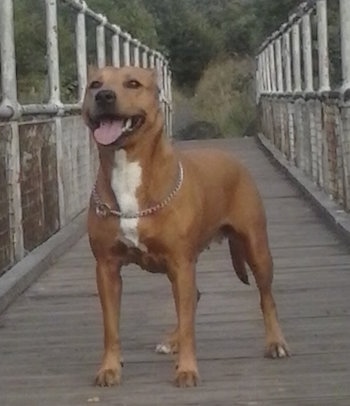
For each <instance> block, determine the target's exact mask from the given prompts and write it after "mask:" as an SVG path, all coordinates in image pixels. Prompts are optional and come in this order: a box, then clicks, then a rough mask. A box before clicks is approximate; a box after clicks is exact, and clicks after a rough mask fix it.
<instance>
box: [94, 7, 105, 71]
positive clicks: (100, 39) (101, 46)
mask: <svg viewBox="0 0 350 406" xmlns="http://www.w3.org/2000/svg"><path fill="white" fill-rule="evenodd" d="M99 17H100V19H101V20H100V24H99V25H98V26H97V27H96V47H97V66H98V67H99V68H103V67H104V66H106V36H105V24H106V22H107V19H106V17H105V16H103V15H102V14H100V15H99Z"/></svg>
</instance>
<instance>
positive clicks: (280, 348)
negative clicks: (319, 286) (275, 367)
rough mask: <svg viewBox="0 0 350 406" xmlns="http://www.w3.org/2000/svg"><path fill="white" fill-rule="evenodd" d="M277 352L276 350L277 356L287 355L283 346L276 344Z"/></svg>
mask: <svg viewBox="0 0 350 406" xmlns="http://www.w3.org/2000/svg"><path fill="white" fill-rule="evenodd" d="M277 352H278V356H279V357H280V358H283V357H286V356H287V353H286V351H285V349H284V348H283V347H280V346H278V347H277Z"/></svg>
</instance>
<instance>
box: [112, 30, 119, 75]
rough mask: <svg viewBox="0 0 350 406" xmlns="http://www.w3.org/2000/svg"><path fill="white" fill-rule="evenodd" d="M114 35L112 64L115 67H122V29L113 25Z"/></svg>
mask: <svg viewBox="0 0 350 406" xmlns="http://www.w3.org/2000/svg"><path fill="white" fill-rule="evenodd" d="M113 29H114V33H113V36H112V64H113V66H115V67H117V68H119V67H120V28H119V27H118V26H117V25H113Z"/></svg>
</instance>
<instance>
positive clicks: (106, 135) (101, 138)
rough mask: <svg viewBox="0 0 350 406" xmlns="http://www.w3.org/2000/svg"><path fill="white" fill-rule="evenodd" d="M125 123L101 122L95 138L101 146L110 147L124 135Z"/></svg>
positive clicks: (118, 121) (120, 121)
mask: <svg viewBox="0 0 350 406" xmlns="http://www.w3.org/2000/svg"><path fill="white" fill-rule="evenodd" d="M122 128H123V121H122V120H113V121H101V124H100V127H99V128H97V129H96V130H95V131H94V137H95V139H96V141H97V142H98V143H99V144H103V145H109V144H112V143H113V142H115V141H117V139H118V138H119V137H120V136H121V135H122Z"/></svg>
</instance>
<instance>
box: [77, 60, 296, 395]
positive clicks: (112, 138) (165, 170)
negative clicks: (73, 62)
mask: <svg viewBox="0 0 350 406" xmlns="http://www.w3.org/2000/svg"><path fill="white" fill-rule="evenodd" d="M82 115H83V119H84V121H85V123H86V124H87V126H88V127H89V129H90V130H91V133H92V136H93V138H94V140H95V141H96V144H97V147H98V153H99V169H98V174H97V180H96V184H95V186H94V188H93V191H92V194H91V201H90V208H89V214H88V235H89V241H90V246H91V249H92V252H93V254H94V256H95V258H96V279H97V287H98V292H99V297H100V302H101V306H102V313H103V323H104V355H103V359H102V365H101V367H100V369H99V371H98V373H97V377H96V384H97V385H100V386H111V385H115V384H119V383H120V381H121V363H122V362H121V359H122V358H121V347H120V338H119V337H120V336H119V317H120V302H121V294H122V279H121V275H120V269H121V267H122V266H123V265H127V264H129V263H135V264H138V265H139V266H140V267H141V268H143V269H145V270H147V271H149V272H155V273H163V274H166V276H167V277H168V279H169V281H170V282H171V286H172V292H173V296H174V302H175V307H176V313H177V327H176V329H175V330H174V332H173V333H172V334H171V336H170V337H168V339H167V341H166V342H165V343H164V344H163V345H162V346H161V348H160V351H162V350H164V348H166V350H165V351H164V352H168V351H173V352H175V351H178V353H177V358H176V371H175V384H176V386H179V387H193V386H196V385H197V383H198V381H199V373H198V366H197V359H196V345H195V313H196V305H197V301H198V299H199V293H198V291H197V289H196V277H195V268H196V262H197V259H198V256H199V254H200V253H201V251H202V250H203V249H205V248H207V246H208V245H209V244H210V242H211V241H212V240H213V239H214V238H217V237H225V238H227V240H228V245H229V249H230V253H231V257H232V264H233V268H234V270H235V271H236V274H237V276H238V278H239V279H240V280H241V281H242V282H243V283H245V284H248V283H249V281H248V274H247V270H246V264H248V265H249V267H250V269H251V271H252V273H253V275H254V277H255V281H256V284H257V286H258V289H259V293H260V298H261V309H262V313H263V318H264V324H265V330H266V347H265V355H266V356H268V357H272V358H282V357H286V356H288V355H289V349H288V346H287V343H286V341H285V339H284V336H283V333H282V330H281V328H280V325H279V322H278V318H277V311H276V305H275V302H274V298H273V295H272V291H271V284H272V277H273V263H272V258H271V254H270V250H269V245H268V237H267V232H266V218H265V211H264V207H263V204H262V200H261V197H260V195H259V192H258V190H257V187H256V186H255V183H254V181H253V179H252V177H251V175H250V174H249V172H248V171H247V169H245V167H244V166H243V165H242V164H241V163H240V162H239V161H238V160H236V159H235V158H233V157H232V156H231V155H230V154H228V153H226V152H225V151H221V150H212V149H198V150H196V149H193V150H187V149H186V150H185V151H180V150H178V149H176V148H175V147H174V146H173V145H172V142H171V141H170V140H169V139H168V138H167V137H166V136H165V134H164V130H163V127H164V122H163V114H162V110H161V107H160V101H159V89H158V86H157V74H156V72H155V71H154V70H152V69H142V68H137V67H122V68H114V67H105V68H101V69H95V70H94V71H93V72H91V73H90V74H89V80H88V85H87V88H86V93H85V97H84V101H83V108H82Z"/></svg>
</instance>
